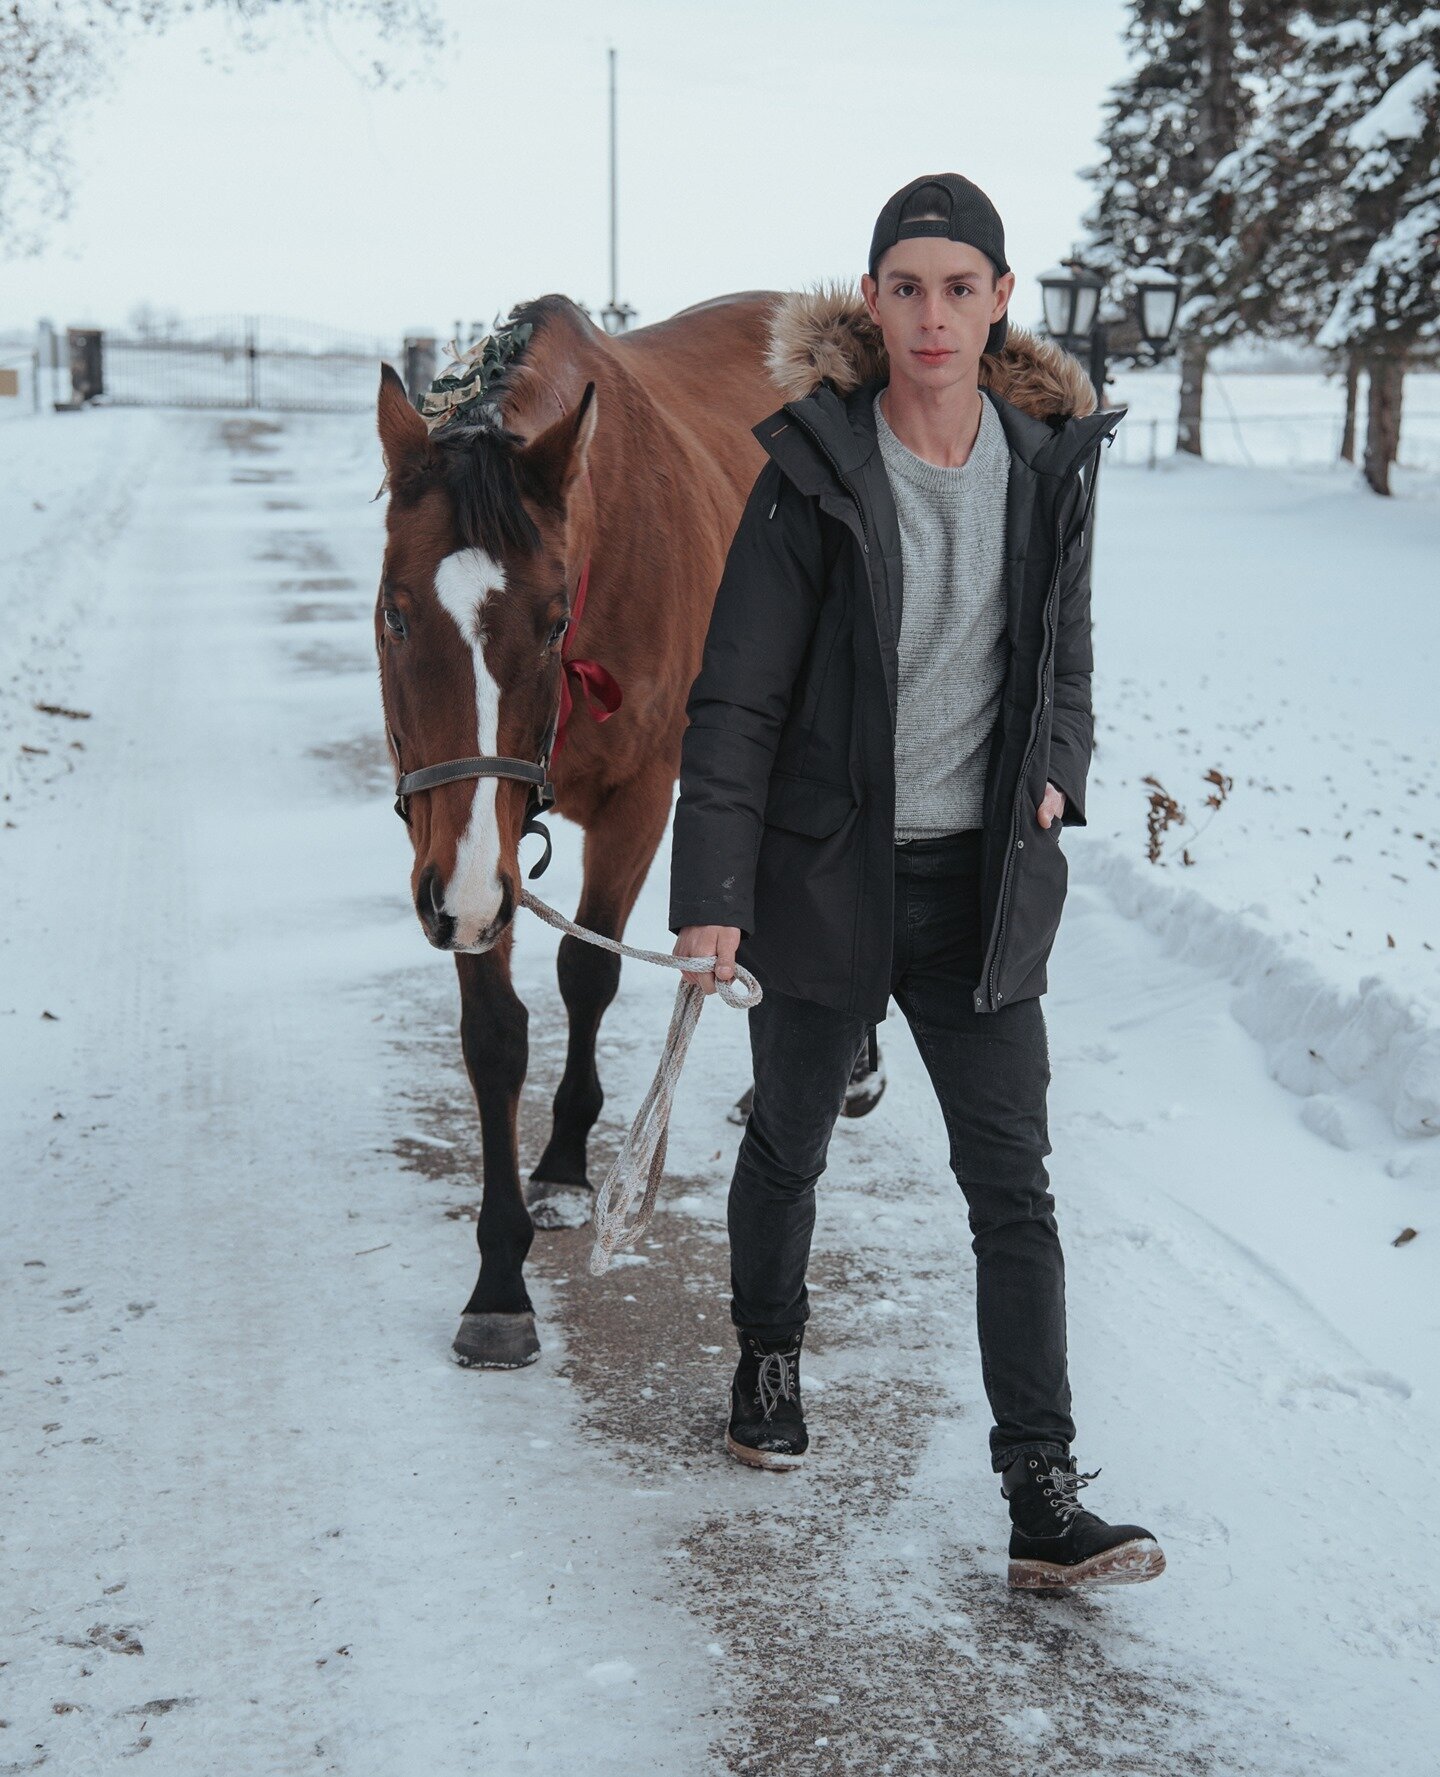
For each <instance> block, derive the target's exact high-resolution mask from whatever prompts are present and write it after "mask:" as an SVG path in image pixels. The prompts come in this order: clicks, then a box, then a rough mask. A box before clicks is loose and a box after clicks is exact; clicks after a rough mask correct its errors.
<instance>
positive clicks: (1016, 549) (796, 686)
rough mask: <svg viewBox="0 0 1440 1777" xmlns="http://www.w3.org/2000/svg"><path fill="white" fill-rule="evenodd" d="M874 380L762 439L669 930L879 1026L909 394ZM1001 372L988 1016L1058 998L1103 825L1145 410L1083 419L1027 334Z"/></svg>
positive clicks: (1019, 335) (766, 980) (714, 643)
mask: <svg viewBox="0 0 1440 1777" xmlns="http://www.w3.org/2000/svg"><path fill="white" fill-rule="evenodd" d="M804 300H806V299H804V298H787V301H789V302H792V303H793V302H797V301H804ZM792 318H793V317H792ZM806 318H813V317H806ZM846 319H847V320H851V321H853V319H854V318H853V317H849V316H847V317H846ZM872 352H873V345H872ZM1007 360H1008V361H1009V362H1008V364H1007ZM860 365H861V368H868V369H870V370H871V371H872V372H875V374H871V375H869V376H866V377H865V379H864V380H863V381H860V382H859V383H857V384H855V386H853V387H852V388H851V389H850V391H849V392H848V393H847V394H844V395H842V394H841V393H839V392H838V390H837V386H836V381H835V380H834V379H827V380H824V381H820V382H819V383H818V386H816V387H815V388H814V389H813V391H812V392H811V393H808V394H805V395H802V396H801V397H800V398H798V399H791V400H789V401H786V402H785V404H784V405H783V406H782V407H781V408H779V409H778V410H777V411H776V412H775V413H773V414H771V415H770V416H769V417H768V418H766V419H764V420H762V421H761V422H760V424H759V425H757V426H756V427H755V428H754V431H755V436H756V437H757V438H758V439H759V441H760V443H761V444H762V445H763V446H764V448H765V450H766V451H767V453H768V456H769V460H768V461H767V462H766V463H765V464H764V466H763V467H762V468H761V470H760V473H759V475H758V477H757V479H756V481H755V484H754V487H753V489H752V490H751V493H750V496H749V499H748V500H747V502H746V505H745V509H744V512H743V514H742V516H741V519H740V522H739V525H738V527H737V530H736V533H735V537H734V540H733V543H732V545H731V548H730V552H729V556H728V559H727V561H726V564H725V570H724V574H723V577H722V579H721V582H720V586H719V589H718V591H717V593H716V597H715V604H714V609H713V612H712V615H711V620H710V626H709V630H708V633H707V636H706V641H705V650H704V655H703V659H702V662H701V667H700V671H699V673H698V674H697V676H696V678H695V680H694V682H693V684H692V686H691V689H690V693H689V697H688V699H687V703H686V715H687V718H688V726H687V728H686V731H685V735H684V739H683V744H682V753H681V765H680V795H679V799H678V801H677V803H676V807H675V813H674V823H673V841H672V852H671V878H670V918H669V926H670V930H671V931H672V932H679V931H680V930H681V929H682V928H683V927H685V926H689V925H727V926H736V927H738V928H739V929H740V931H741V934H742V936H741V941H740V944H739V947H738V950H737V953H736V954H737V961H739V962H740V963H742V964H743V965H744V966H745V967H746V968H748V969H750V970H751V971H753V973H754V974H755V976H756V977H757V979H758V980H759V981H760V984H761V986H762V987H765V986H774V987H775V988H777V989H778V990H779V991H781V992H783V993H789V994H793V995H797V996H799V997H801V998H804V999H810V1000H814V1001H817V1002H818V1003H819V1004H821V1005H826V1006H833V1007H835V1008H837V1009H839V1010H842V1011H847V1012H852V1013H859V1014H862V1015H863V1016H865V1017H866V1018H867V1019H868V1020H870V1021H871V1022H878V1021H879V1020H881V1019H883V1018H884V1016H885V1014H886V1009H887V1006H888V1003H889V998H890V973H891V964H892V958H891V932H892V920H893V898H894V874H895V859H894V847H895V707H896V696H897V684H898V650H897V638H898V636H899V634H900V623H901V611H902V600H903V586H902V575H901V553H900V532H899V522H898V518H897V515H896V511H895V504H894V499H893V496H892V494H891V491H890V482H889V477H888V475H887V473H886V470H885V466H884V461H883V459H882V457H881V455H880V449H879V442H878V439H877V437H876V433H875V418H874V412H873V405H872V404H873V401H874V398H875V396H876V394H877V393H878V391H879V390H880V388H881V387H883V385H884V383H885V381H886V380H887V376H886V374H885V369H884V365H883V359H881V360H880V362H879V363H878V364H877V362H876V360H875V359H874V357H873V356H872V357H871V358H870V360H869V362H868V363H867V362H866V360H865V359H864V358H863V356H862V357H861V359H860ZM984 365H985V367H986V369H987V370H988V371H989V372H990V375H989V381H988V387H986V388H985V398H986V399H989V400H993V401H994V403H995V407H996V410H997V412H998V413H999V416H1000V419H1001V422H1002V424H1003V426H1004V429H1005V435H1006V438H1007V441H1008V443H1009V447H1010V476H1009V490H1008V495H1007V512H1006V544H1005V563H1006V574H1005V584H1006V600H1007V629H1006V633H1007V637H1008V642H1009V658H1008V665H1007V669H1006V676H1005V681H1004V687H1003V691H1002V695H1001V701H1000V708H999V714H998V716H997V718H996V721H995V726H994V730H993V733H992V737H991V746H990V752H989V756H988V763H987V768H986V777H985V794H984V811H983V817H982V824H983V827H984V839H983V841H982V881H981V920H982V925H983V940H984V941H983V950H982V955H983V958H984V963H983V969H982V973H981V977H980V980H979V982H978V983H977V984H976V988H975V1001H974V1003H975V1008H976V1010H977V1011H980V1012H993V1011H997V1010H999V1009H1000V1008H1001V1007H1003V1006H1007V1005H1011V1004H1013V1002H1014V1001H1016V1000H1019V999H1025V998H1028V997H1030V996H1033V995H1036V994H1040V993H1043V992H1044V991H1045V989H1046V986H1047V980H1046V962H1047V960H1048V958H1049V955H1050V951H1051V947H1052V945H1053V943H1054V940H1055V934H1056V931H1057V929H1058V927H1059V923H1060V914H1061V908H1062V906H1063V904H1064V900H1065V888H1066V877H1067V869H1068V866H1067V863H1066V859H1065V854H1064V851H1063V850H1062V847H1061V833H1062V829H1063V828H1068V827H1075V826H1084V825H1085V782H1086V776H1087V773H1088V769H1089V763H1090V753H1091V744H1092V735H1093V722H1092V714H1091V702H1090V675H1091V670H1092V664H1093V663H1092V655H1091V642H1090V556H1091V543H1092V538H1093V530H1094V492H1095V483H1096V473H1097V469H1098V460H1099V453H1100V450H1101V448H1102V445H1103V444H1104V443H1106V442H1108V441H1109V439H1110V438H1111V437H1112V436H1113V434H1114V431H1115V428H1116V427H1117V425H1118V424H1119V422H1120V419H1121V418H1122V416H1123V415H1124V413H1125V411H1126V410H1125V409H1124V408H1123V407H1120V408H1107V409H1104V410H1101V411H1098V412H1095V411H1091V412H1088V413H1084V408H1085V405H1086V400H1087V397H1088V405H1089V407H1090V408H1091V409H1093V407H1094V398H1093V394H1090V393H1089V383H1088V379H1086V378H1085V377H1084V373H1083V371H1082V370H1081V369H1080V366H1079V365H1078V363H1077V362H1076V361H1075V360H1074V359H1073V358H1070V357H1069V356H1068V355H1067V354H1063V353H1061V352H1060V351H1059V349H1058V348H1057V347H1055V346H1053V345H1051V344H1050V343H1049V342H1043V341H1040V340H1037V339H1035V338H1034V337H1033V336H1031V335H1028V334H1026V333H1024V332H1023V330H1020V329H1017V328H1014V327H1012V329H1011V333H1010V341H1009V343H1008V344H1007V346H1006V349H1005V352H1004V353H1003V354H1002V355H1001V357H1000V359H998V360H995V359H986V360H984ZM1007 372H1009V373H1010V374H1007ZM842 380H843V379H842ZM982 386H985V379H984V378H982ZM1007 387H1008V388H1009V390H1010V391H1011V394H1013V395H1015V396H1016V399H1011V398H1009V396H1007V394H1006V393H1004V392H1002V391H1003V390H1005V389H1006V388H1007ZM1021 399H1023V400H1024V401H1025V403H1026V406H1021V405H1019V404H1018V401H1019V400H1021ZM1067 404H1068V407H1069V411H1067ZM1027 407H1028V408H1030V409H1033V410H1036V411H1027ZM1077 408H1079V409H1080V410H1081V411H1080V412H1076V411H1075V409H1077ZM1047 410H1048V411H1047ZM1082 414H1083V417H1082ZM1047 779H1048V780H1049V781H1050V782H1051V783H1053V784H1054V785H1055V787H1056V788H1057V789H1058V790H1061V791H1063V792H1064V796H1065V812H1064V814H1063V816H1062V817H1061V819H1060V820H1059V821H1057V822H1052V823H1051V825H1050V827H1049V828H1048V829H1046V828H1044V827H1042V826H1041V825H1040V823H1039V821H1038V820H1037V819H1036V813H1035V811H1036V809H1037V807H1038V806H1039V804H1040V802H1041V801H1042V800H1043V798H1044V795H1045V784H1046V781H1047Z"/></svg>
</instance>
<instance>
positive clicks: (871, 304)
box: [860, 271, 880, 327]
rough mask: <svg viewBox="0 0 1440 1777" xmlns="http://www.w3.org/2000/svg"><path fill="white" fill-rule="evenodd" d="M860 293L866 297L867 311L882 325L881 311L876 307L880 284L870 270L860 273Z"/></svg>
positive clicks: (875, 321) (876, 323)
mask: <svg viewBox="0 0 1440 1777" xmlns="http://www.w3.org/2000/svg"><path fill="white" fill-rule="evenodd" d="M860 294H861V296H863V297H864V299H865V308H866V312H867V313H868V314H869V316H870V319H871V320H872V321H873V322H874V323H875V325H876V326H877V327H878V326H879V325H880V311H879V310H878V309H877V308H876V307H875V298H876V297H877V296H878V295H879V294H880V286H879V285H878V284H877V283H876V282H875V280H874V278H872V277H871V276H870V274H869V272H868V271H866V272H861V274H860Z"/></svg>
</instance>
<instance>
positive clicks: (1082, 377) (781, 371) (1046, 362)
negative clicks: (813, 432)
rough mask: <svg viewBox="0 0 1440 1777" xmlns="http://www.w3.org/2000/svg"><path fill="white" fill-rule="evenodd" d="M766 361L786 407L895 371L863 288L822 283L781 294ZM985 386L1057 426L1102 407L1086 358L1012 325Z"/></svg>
mask: <svg viewBox="0 0 1440 1777" xmlns="http://www.w3.org/2000/svg"><path fill="white" fill-rule="evenodd" d="M765 362H766V366H767V368H768V369H769V371H770V374H771V375H772V376H773V377H774V379H775V382H776V384H777V385H778V387H779V389H780V392H781V394H782V395H783V396H784V398H785V399H786V400H787V401H798V400H801V399H803V397H805V396H806V395H810V394H813V393H814V392H815V390H816V389H818V388H819V387H820V386H821V384H822V383H825V382H829V383H830V384H832V385H833V387H834V389H835V392H836V393H837V394H838V395H841V396H844V395H848V394H850V393H851V391H852V390H854V389H857V388H859V387H860V385H861V384H862V383H866V382H869V381H871V380H872V379H873V378H875V377H883V376H886V375H887V374H888V372H889V360H888V357H887V355H886V351H885V341H884V339H883V338H882V336H881V333H880V329H879V328H878V327H877V326H876V325H875V323H874V322H873V321H872V320H871V319H870V315H869V313H868V311H867V310H866V307H865V302H864V299H863V297H862V296H861V294H860V291H859V289H858V288H857V287H856V286H855V285H853V284H846V283H822V284H819V285H817V286H815V287H814V288H813V289H810V290H792V291H789V292H787V293H786V294H785V295H784V296H782V297H781V298H780V300H779V302H777V303H776V305H775V308H774V311H773V313H772V315H771V320H770V337H769V344H768V346H767V349H766V354H765ZM980 387H981V388H982V389H989V390H990V391H991V392H992V393H993V394H996V395H998V396H1000V398H1001V399H1002V400H1005V401H1008V402H1010V403H1011V405H1012V406H1014V407H1018V408H1019V409H1020V410H1021V411H1022V412H1023V413H1028V414H1030V415H1031V416H1032V417H1033V418H1035V419H1037V420H1046V421H1050V422H1052V423H1053V422H1054V421H1056V420H1064V419H1082V418H1084V417H1085V416H1086V415H1087V414H1090V413H1093V412H1094V411H1095V407H1096V403H1095V390H1094V388H1093V386H1092V385H1091V382H1090V378H1089V376H1088V375H1087V374H1086V372H1085V367H1084V365H1082V364H1081V363H1080V361H1079V359H1078V358H1075V357H1074V356H1072V355H1071V353H1069V352H1067V351H1065V350H1063V349H1062V348H1061V347H1060V346H1058V345H1056V344H1055V342H1054V341H1053V340H1049V339H1042V338H1041V337H1040V335H1039V334H1035V333H1030V332H1028V331H1027V330H1026V329H1025V328H1023V327H1017V326H1016V325H1015V323H1014V322H1013V321H1012V322H1011V323H1010V328H1009V334H1008V337H1007V339H1006V341H1005V345H1004V347H1003V349H1002V350H1001V351H1000V352H999V353H997V354H994V355H991V354H989V353H987V354H986V355H985V356H984V357H982V358H981V360H980Z"/></svg>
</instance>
